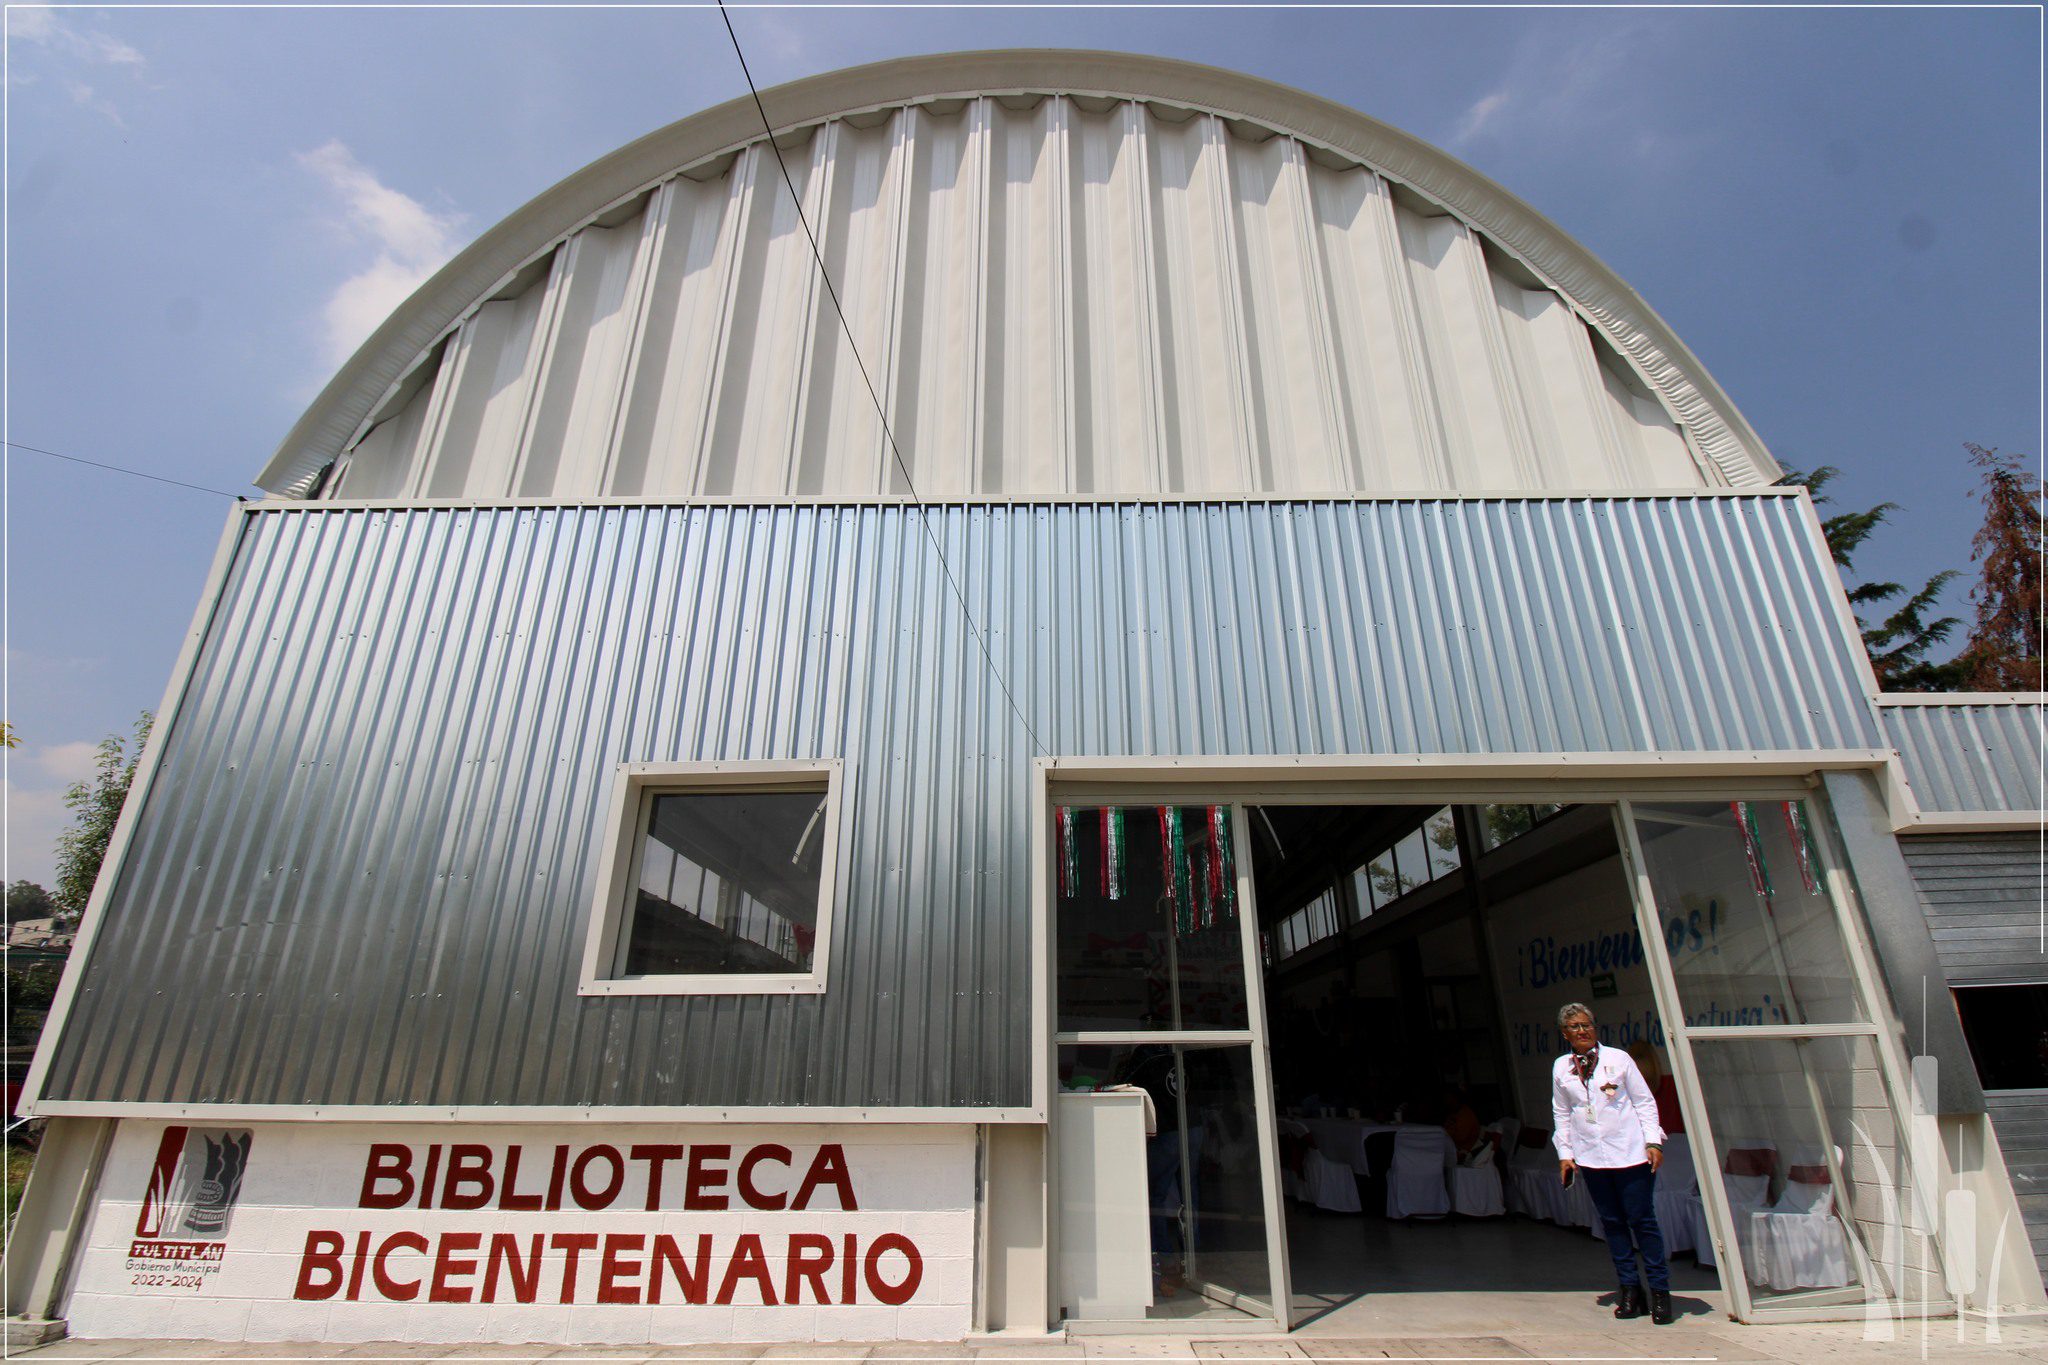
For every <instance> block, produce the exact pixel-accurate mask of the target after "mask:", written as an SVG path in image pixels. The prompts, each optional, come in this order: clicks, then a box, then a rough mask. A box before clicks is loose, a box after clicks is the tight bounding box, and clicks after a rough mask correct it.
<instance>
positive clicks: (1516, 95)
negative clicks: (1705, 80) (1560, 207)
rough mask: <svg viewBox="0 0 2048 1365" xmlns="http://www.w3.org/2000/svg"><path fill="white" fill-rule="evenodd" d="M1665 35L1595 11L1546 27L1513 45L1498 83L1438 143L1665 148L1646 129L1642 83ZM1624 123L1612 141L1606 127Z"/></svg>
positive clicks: (1649, 106) (1647, 106)
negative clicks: (1598, 139) (1571, 24)
mask: <svg viewBox="0 0 2048 1365" xmlns="http://www.w3.org/2000/svg"><path fill="white" fill-rule="evenodd" d="M1670 47H1671V34H1670V33H1669V31H1668V30H1667V29H1666V28H1662V27H1659V26H1657V25H1655V24H1653V23H1651V22H1647V21H1643V22H1633V23H1630V22H1622V23H1616V22H1614V20H1613V19H1612V17H1611V13H1610V12H1606V11H1603V12H1602V16H1601V18H1600V20H1599V21H1598V23H1597V25H1596V26H1594V27H1592V28H1590V29H1588V28H1585V27H1577V28H1566V27H1563V26H1560V25H1555V24H1548V25H1545V26H1543V27H1541V28H1538V29H1536V30H1535V31H1534V32H1532V33H1531V34H1530V36H1529V37H1527V38H1526V39H1524V40H1523V41H1522V42H1521V43H1520V44H1519V45H1518V46H1517V47H1516V49H1515V54H1514V56H1513V58H1512V59H1511V60H1510V61H1509V63H1508V70H1507V73H1506V75H1505V76H1504V77H1503V78H1502V79H1501V81H1500V82H1499V83H1498V84H1497V85H1496V86H1495V87H1494V88H1493V89H1492V90H1490V91H1488V92H1487V93H1486V94H1484V95H1482V96H1480V97H1479V98H1478V99H1476V100H1474V101H1473V102H1472V103H1471V104H1470V105H1469V106H1467V107H1466V109H1465V111H1464V113H1463V114H1461V115H1460V116H1459V117H1458V121H1457V124H1456V126H1455V127H1454V128H1453V129H1452V131H1451V134H1450V136H1449V137H1448V138H1447V139H1446V142H1447V144H1448V145H1449V146H1451V147H1452V148H1454V149H1456V150H1459V151H1465V150H1467V149H1469V148H1471V147H1472V146H1473V145H1474V144H1475V143H1479V142H1499V141H1515V142H1520V143H1530V142H1548V141H1555V140H1557V139H1560V138H1566V137H1583V136H1587V135H1589V134H1590V135H1597V136H1602V137H1605V138H1607V139H1608V140H1609V141H1610V142H1612V143H1614V144H1615V145H1619V146H1622V147H1624V148H1626V149H1628V150H1631V151H1634V152H1635V153H1637V154H1638V155H1639V156H1649V155H1652V154H1654V153H1655V152H1657V151H1659V150H1662V149H1664V148H1665V147H1666V146H1667V139H1666V137H1664V136H1662V135H1660V134H1659V133H1658V132H1657V130H1655V129H1653V128H1650V127H1647V126H1646V123H1645V121H1646V119H1648V118H1649V117H1651V115H1652V111H1653V106H1654V103H1655V101H1654V100H1653V99H1647V98H1645V92H1644V90H1643V82H1644V80H1645V79H1646V78H1647V79H1652V80H1653V79H1654V77H1653V76H1651V75H1650V74H1649V69H1650V66H1651V64H1652V62H1653V61H1654V60H1655V58H1656V56H1657V55H1658V54H1659V53H1660V52H1666V51H1669V50H1670ZM1616 127H1632V130H1633V131H1632V135H1630V136H1627V137H1623V138H1615V137H1614V136H1613V134H1612V133H1611V131H1610V130H1611V129H1614V128H1616Z"/></svg>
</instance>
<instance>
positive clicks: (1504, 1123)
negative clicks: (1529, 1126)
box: [1486, 1118, 1522, 1153]
mask: <svg viewBox="0 0 2048 1365" xmlns="http://www.w3.org/2000/svg"><path fill="white" fill-rule="evenodd" d="M1486 1131H1488V1132H1490V1133H1499V1134H1500V1149H1501V1151H1502V1152H1503V1153H1506V1152H1512V1151H1514V1150H1516V1148H1517V1146H1518V1145H1519V1144H1520V1142H1521V1140H1522V1121H1521V1120H1520V1119H1516V1118H1506V1119H1495V1120H1494V1121H1493V1122H1492V1123H1489V1124H1487V1125H1486Z"/></svg>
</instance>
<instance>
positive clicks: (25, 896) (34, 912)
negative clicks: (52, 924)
mask: <svg viewBox="0 0 2048 1365" xmlns="http://www.w3.org/2000/svg"><path fill="white" fill-rule="evenodd" d="M6 897H7V914H6V924H7V927H8V928H9V929H12V928H13V927H14V926H15V925H17V924H19V923H21V922H22V921H23V920H31V919H50V918H52V917H53V916H56V915H61V914H62V913H64V910H63V907H62V906H60V905H58V904H57V902H56V901H55V900H54V899H53V898H52V897H51V895H50V893H49V892H48V891H45V890H44V889H43V888H42V887H40V886H38V885H36V883H34V882H16V883H14V884H13V885H12V886H10V887H8V888H7V891H6Z"/></svg>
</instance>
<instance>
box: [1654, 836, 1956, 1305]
mask: <svg viewBox="0 0 2048 1365" xmlns="http://www.w3.org/2000/svg"><path fill="white" fill-rule="evenodd" d="M1616 818H1617V822H1618V825H1619V832H1620V834H1621V836H1622V846H1623V848H1624V850H1625V852H1626V854H1627V856H1628V860H1629V863H1630V873H1631V880H1632V881H1633V883H1634V886H1635V888H1636V899H1637V914H1638V916H1639V921H1640V924H1641V928H1642V932H1643V940H1644V944H1645V946H1646V947H1647V948H1648V949H1649V952H1648V954H1647V956H1648V960H1649V962H1650V966H1651V972H1652V979H1653V981H1654V982H1655V984H1656V986H1657V989H1658V995H1659V1011H1660V1013H1662V1014H1663V1016H1664V1018H1665V1023H1666V1029H1667V1036H1668V1037H1669V1038H1670V1040H1671V1044H1672V1047H1673V1049H1674V1055H1675V1056H1676V1058H1677V1059H1678V1062H1679V1077H1680V1085H1681V1087H1684V1088H1686V1089H1687V1091H1688V1093H1687V1094H1686V1100H1687V1103H1688V1107H1689V1108H1690V1109H1691V1110H1692V1111H1693V1112H1694V1113H1696V1114H1698V1115H1699V1124H1698V1127H1699V1128H1700V1129H1701V1130H1702V1133H1701V1137H1703V1139H1704V1140H1703V1141H1700V1140H1698V1139H1696V1143H1697V1146H1698V1157H1697V1164H1698V1170H1699V1177H1700V1191H1701V1197H1702V1199H1703V1200H1704V1207H1703V1209H1702V1212H1703V1213H1704V1215H1705V1217H1706V1220H1707V1225H1708V1228H1709V1231H1710V1235H1711V1236H1712V1238H1713V1241H1714V1245H1715V1247H1716V1249H1717V1250H1718V1252H1719V1257H1720V1261H1721V1267H1722V1279H1723V1282H1724V1283H1725V1284H1726V1285H1727V1287H1728V1290H1729V1293H1730V1296H1731V1298H1732V1300H1733V1306H1734V1308H1735V1311H1736V1313H1737V1315H1738V1316H1740V1317H1742V1318H1744V1319H1754V1320H1763V1319H1770V1318H1809V1319H1810V1318H1821V1317H1843V1316H1852V1315H1863V1314H1880V1315H1883V1314H1890V1313H1893V1312H1897V1311H1900V1310H1901V1309H1903V1308H1904V1307H1905V1306H1907V1305H1914V1306H1937V1307H1938V1306H1945V1304H1946V1302H1947V1294H1946V1289H1945V1283H1944V1279H1943V1276H1942V1268H1941V1263H1940V1257H1939V1250H1940V1249H1939V1245H1938V1242H1937V1240H1936V1238H1935V1235H1934V1230H1933V1229H1934V1223H1933V1220H1932V1218H1931V1217H1930V1213H1929V1210H1930V1203H1931V1201H1930V1193H1931V1190H1930V1181H1929V1180H1927V1179H1926V1178H1924V1175H1923V1173H1924V1171H1925V1170H1926V1169H1927V1158H1929V1157H1931V1155H1932V1154H1931V1153H1919V1152H1917V1151H1916V1148H1915V1146H1914V1135H1915V1132H1916V1130H1915V1129H1914V1128H1913V1127H1910V1126H1909V1125H1908V1124H1907V1122H1906V1116H1907V1115H1908V1114H1909V1113H1910V1112H1911V1110H1910V1108H1909V1107H1908V1106H1907V1105H1906V1104H1904V1103H1902V1099H1903V1098H1904V1097H1905V1096H1907V1095H1908V1094H1909V1093H1910V1092H1909V1088H1908V1087H1907V1085H1906V1084H1905V1078H1904V1070H1903V1059H1902V1058H1901V1057H1899V1056H1898V1055H1897V1047H1896V1043H1895V1040H1894V1039H1893V1038H1891V1037H1889V1036H1887V1034H1886V1033H1885V1032H1884V1031H1883V1030H1882V1029H1881V1028H1880V1026H1879V1023H1878V1021H1879V1020H1881V1019H1883V1018H1885V1017H1886V1009H1885V1006H1884V1004H1883V1000H1882V997H1881V995H1880V994H1879V993H1878V990H1877V987H1876V984H1875V978H1874V974H1873V971H1872V968H1871V966H1870V961H1869V958H1868V955H1867V954H1866V953H1865V951H1864V950H1863V947H1862V938H1861V934H1860V931H1859V930H1858V929H1857V928H1856V926H1855V924H1854V923H1853V921H1852V919H1851V916H1850V914H1849V912H1848V904H1849V894H1848V882H1847V880H1846V877H1845V875H1844V873H1843V872H1842V870H1841V869H1840V867H1839V866H1838V865H1837V863H1836V861H1835V859H1834V857H1833V855H1832V851H1831V844H1830V842H1829V841H1828V840H1827V839H1826V837H1825V827H1824V826H1823V825H1822V823H1821V822H1822V821H1824V820H1825V819H1826V818H1827V815H1826V811H1825V808H1824V807H1822V806H1821V805H1820V804H1819V803H1818V802H1816V801H1798V800H1794V801H1780V800H1771V801H1711V802H1654V803H1652V802H1623V803H1621V805H1620V807H1619V809H1618V812H1617V816H1616Z"/></svg>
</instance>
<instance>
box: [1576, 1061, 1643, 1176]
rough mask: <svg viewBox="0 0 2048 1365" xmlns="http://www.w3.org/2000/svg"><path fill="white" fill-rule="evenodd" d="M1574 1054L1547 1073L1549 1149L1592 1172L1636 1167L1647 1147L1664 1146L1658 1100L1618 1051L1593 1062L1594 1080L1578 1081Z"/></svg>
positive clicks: (1638, 1072) (1635, 1068) (1631, 1064)
mask: <svg viewBox="0 0 2048 1365" xmlns="http://www.w3.org/2000/svg"><path fill="white" fill-rule="evenodd" d="M1573 1055H1574V1054H1572V1053H1569V1052H1567V1053H1565V1055H1564V1056H1562V1057H1560V1058H1558V1059H1557V1061H1556V1062H1554V1063H1552V1065H1551V1068H1550V1117H1551V1119H1552V1126H1551V1138H1550V1141H1551V1145H1553V1146H1554V1147H1556V1148H1557V1154H1558V1156H1559V1158H1561V1159H1564V1160H1570V1161H1574V1162H1577V1163H1578V1164H1579V1165H1581V1166H1590V1167H1592V1168H1593V1169H1595V1170H1616V1169H1620V1168H1621V1167H1624V1166H1640V1165H1642V1164H1643V1163H1644V1162H1645V1161H1648V1160H1649V1159H1650V1158H1649V1154H1648V1153H1647V1152H1645V1151H1644V1150H1643V1149H1644V1148H1645V1147H1652V1146H1655V1147H1661V1146H1663V1145H1664V1130H1663V1129H1662V1128H1660V1127H1658V1126H1657V1098H1656V1096H1654V1095H1652V1094H1651V1093H1650V1087H1649V1085H1648V1084H1647V1083H1646V1082H1645V1081H1644V1080H1643V1073H1642V1072H1641V1071H1640V1070H1638V1069H1637V1067H1636V1064H1635V1061H1634V1059H1633V1058H1631V1057H1630V1056H1629V1055H1628V1054H1627V1053H1626V1052H1623V1051H1622V1050H1621V1049H1620V1048H1618V1047H1603V1048H1601V1049H1600V1050H1599V1052H1598V1053H1597V1054H1596V1055H1595V1056H1594V1059H1593V1075H1592V1078H1591V1079H1590V1080H1586V1081H1581V1080H1580V1079H1579V1073H1578V1072H1577V1071H1576V1070H1575V1069H1574V1068H1573V1066H1572V1059H1573Z"/></svg>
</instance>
